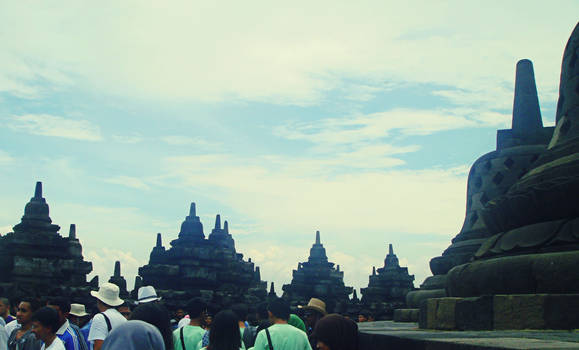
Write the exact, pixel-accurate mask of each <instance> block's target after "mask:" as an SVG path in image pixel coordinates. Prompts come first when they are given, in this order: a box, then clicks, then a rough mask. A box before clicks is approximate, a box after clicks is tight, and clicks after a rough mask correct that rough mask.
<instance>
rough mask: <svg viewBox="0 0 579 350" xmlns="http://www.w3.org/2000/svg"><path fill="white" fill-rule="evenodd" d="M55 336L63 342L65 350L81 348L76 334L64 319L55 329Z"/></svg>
mask: <svg viewBox="0 0 579 350" xmlns="http://www.w3.org/2000/svg"><path fill="white" fill-rule="evenodd" d="M56 336H57V337H58V338H59V339H60V340H62V343H63V344H64V348H65V349H66V350H81V349H80V343H79V339H78V337H77V336H76V333H75V332H74V330H73V329H72V327H71V326H70V323H69V322H68V320H66V321H64V323H63V324H62V326H60V328H59V329H58V331H56Z"/></svg>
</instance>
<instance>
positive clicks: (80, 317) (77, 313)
mask: <svg viewBox="0 0 579 350" xmlns="http://www.w3.org/2000/svg"><path fill="white" fill-rule="evenodd" d="M89 316H90V314H88V313H87V312H86V308H85V306H84V305H83V304H70V312H69V313H68V319H69V321H70V322H72V323H74V324H75V325H77V326H79V327H82V326H84V325H85V324H86V323H87V322H88V321H89Z"/></svg>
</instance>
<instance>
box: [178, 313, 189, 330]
mask: <svg viewBox="0 0 579 350" xmlns="http://www.w3.org/2000/svg"><path fill="white" fill-rule="evenodd" d="M187 316H189V315H187ZM187 316H185V317H183V318H182V319H181V320H180V321H179V323H177V328H181V327H183V326H186V325H188V324H189V323H190V322H191V319H190V318H189V317H187Z"/></svg>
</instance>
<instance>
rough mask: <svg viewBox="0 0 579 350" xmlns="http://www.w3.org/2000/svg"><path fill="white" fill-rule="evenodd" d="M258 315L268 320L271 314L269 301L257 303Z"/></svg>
mask: <svg viewBox="0 0 579 350" xmlns="http://www.w3.org/2000/svg"><path fill="white" fill-rule="evenodd" d="M257 316H258V317H259V318H260V319H261V320H267V319H268V318H269V315H268V314H267V303H260V304H259V305H257Z"/></svg>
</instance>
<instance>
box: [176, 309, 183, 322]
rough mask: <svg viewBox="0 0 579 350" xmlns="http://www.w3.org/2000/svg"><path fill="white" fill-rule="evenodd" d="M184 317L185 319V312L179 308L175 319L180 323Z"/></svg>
mask: <svg viewBox="0 0 579 350" xmlns="http://www.w3.org/2000/svg"><path fill="white" fill-rule="evenodd" d="M183 317H185V310H183V309H182V308H178V309H177V310H176V311H175V319H176V320H177V321H180V320H181V319H182V318H183Z"/></svg>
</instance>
